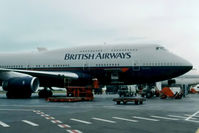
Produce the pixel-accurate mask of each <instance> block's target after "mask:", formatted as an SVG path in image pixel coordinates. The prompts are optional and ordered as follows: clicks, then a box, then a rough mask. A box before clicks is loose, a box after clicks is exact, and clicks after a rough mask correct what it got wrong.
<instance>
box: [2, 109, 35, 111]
mask: <svg viewBox="0 0 199 133" xmlns="http://www.w3.org/2000/svg"><path fill="white" fill-rule="evenodd" d="M0 111H32V110H31V109H0Z"/></svg>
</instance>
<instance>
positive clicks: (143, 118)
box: [133, 116, 160, 121]
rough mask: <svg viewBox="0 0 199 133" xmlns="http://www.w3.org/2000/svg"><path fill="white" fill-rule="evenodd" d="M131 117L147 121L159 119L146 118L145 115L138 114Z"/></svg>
mask: <svg viewBox="0 0 199 133" xmlns="http://www.w3.org/2000/svg"><path fill="white" fill-rule="evenodd" d="M133 118H136V119H141V120H148V121H160V120H157V119H151V118H146V117H138V116H133Z"/></svg>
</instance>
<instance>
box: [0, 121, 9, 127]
mask: <svg viewBox="0 0 199 133" xmlns="http://www.w3.org/2000/svg"><path fill="white" fill-rule="evenodd" d="M0 125H1V126H3V127H10V126H9V125H8V124H6V123H4V122H2V121H0Z"/></svg>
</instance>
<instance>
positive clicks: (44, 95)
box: [39, 89, 53, 98]
mask: <svg viewBox="0 0 199 133" xmlns="http://www.w3.org/2000/svg"><path fill="white" fill-rule="evenodd" d="M52 95H53V93H52V91H51V90H45V89H43V90H40V91H39V98H48V97H52Z"/></svg>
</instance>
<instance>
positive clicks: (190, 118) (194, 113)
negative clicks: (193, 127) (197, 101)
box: [185, 111, 199, 121]
mask: <svg viewBox="0 0 199 133" xmlns="http://www.w3.org/2000/svg"><path fill="white" fill-rule="evenodd" d="M198 113H199V111H197V112H195V113H194V114H192V115H190V116H189V117H187V118H186V119H185V120H186V121H187V120H189V119H191V118H192V117H194V116H196V115H197V114H198Z"/></svg>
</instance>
